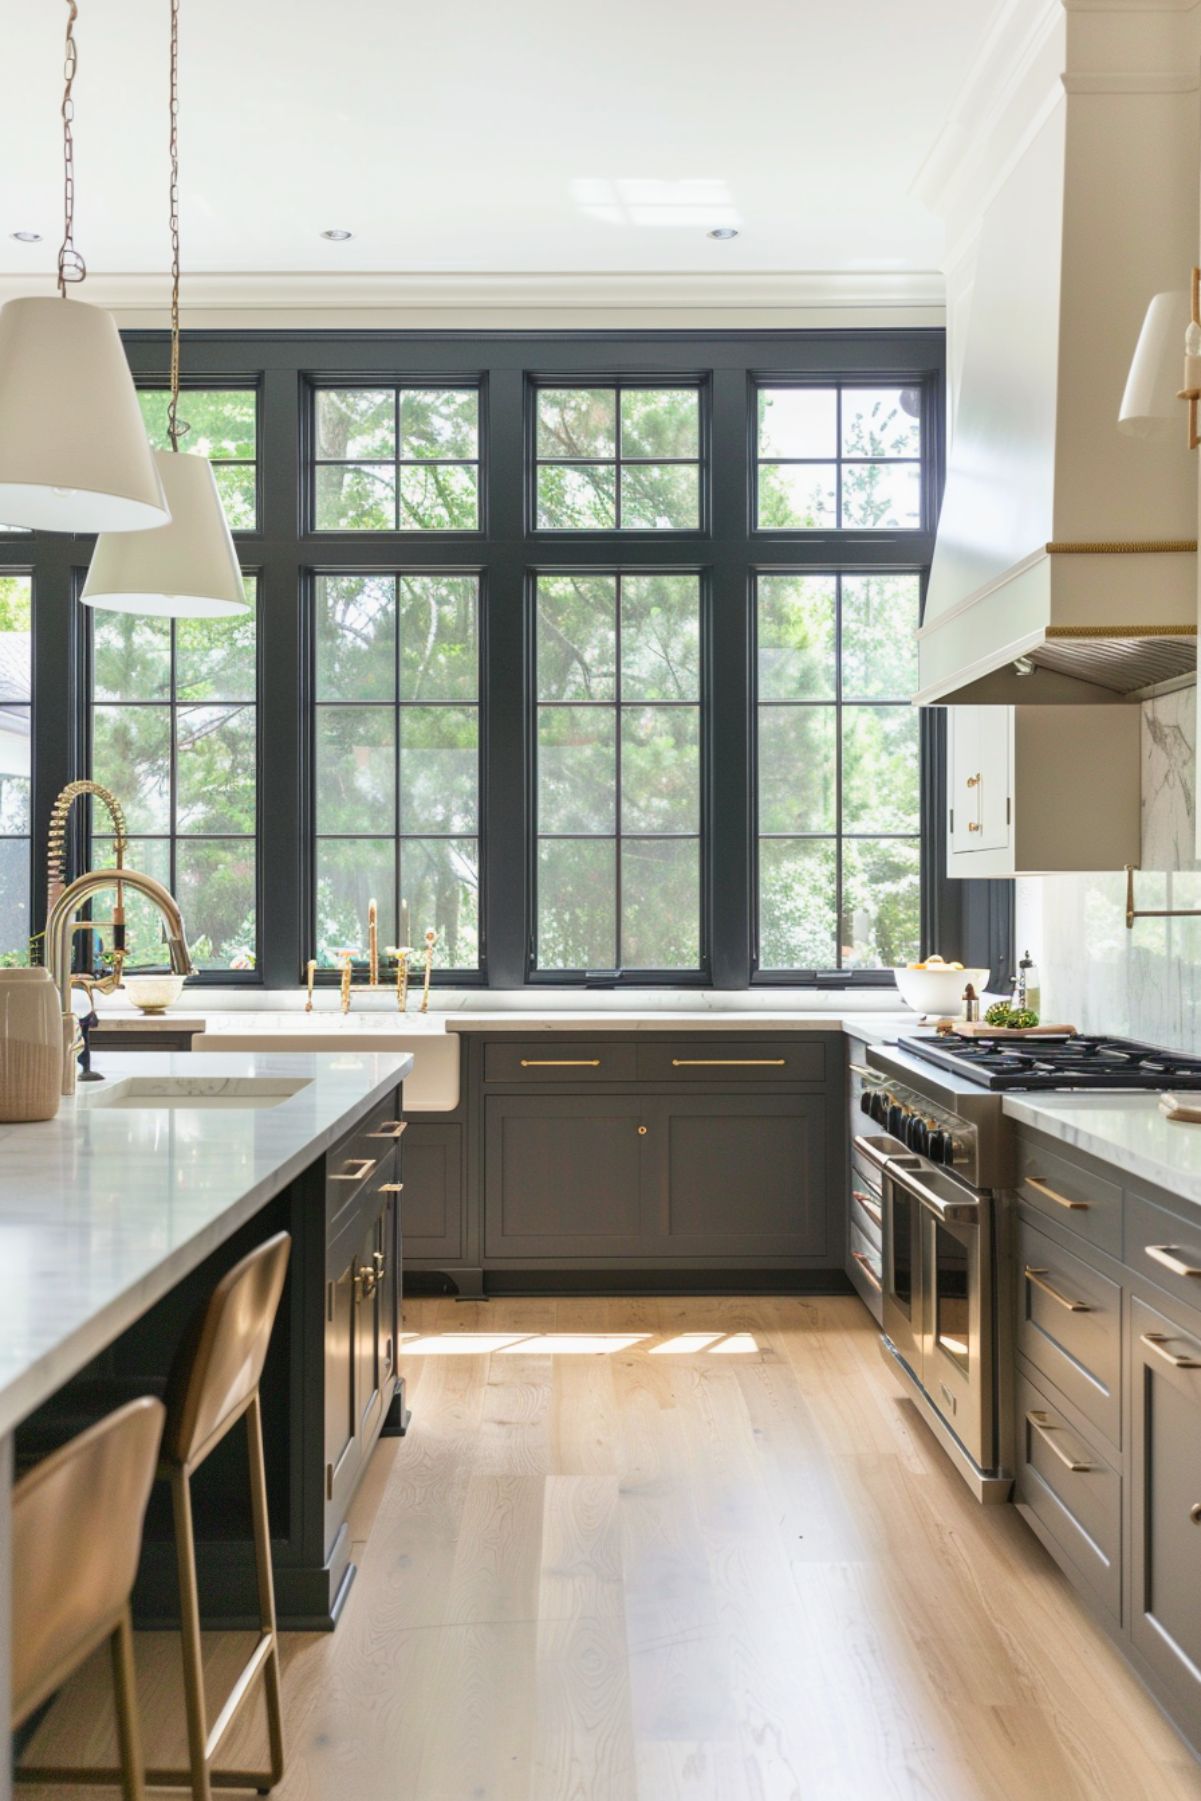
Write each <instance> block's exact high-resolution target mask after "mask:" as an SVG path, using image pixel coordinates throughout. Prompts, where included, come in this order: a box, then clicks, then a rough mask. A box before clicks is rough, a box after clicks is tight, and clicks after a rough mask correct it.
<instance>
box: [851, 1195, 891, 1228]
mask: <svg viewBox="0 0 1201 1801" xmlns="http://www.w3.org/2000/svg"><path fill="white" fill-rule="evenodd" d="M851 1193H852V1195H853V1196H854V1198H855V1199H856V1200H857V1201H858V1202H859V1205H860V1206H861V1207H862V1208H863V1211H864V1212H865V1213H866V1214H867V1216H868V1218H869V1219H872V1220H874V1221H875V1223H876V1224H877V1225H878V1226H882V1225H883V1224H884V1209H883V1208H882V1207H881V1206H880V1205H879V1204H878V1203H877V1202H876V1201H874V1200H873V1199H872V1197H871V1196H870V1195H867V1194H864V1192H863V1190H862V1188H852V1190H851Z"/></svg>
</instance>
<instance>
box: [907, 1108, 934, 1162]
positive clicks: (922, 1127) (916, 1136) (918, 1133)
mask: <svg viewBox="0 0 1201 1801" xmlns="http://www.w3.org/2000/svg"><path fill="white" fill-rule="evenodd" d="M929 1139H930V1128H929V1127H928V1126H927V1124H926V1122H925V1120H924V1119H923V1118H922V1116H921V1114H920V1113H911V1114H910V1116H909V1123H908V1125H907V1126H906V1128H905V1143H906V1144H907V1145H908V1146H909V1149H910V1150H911V1151H916V1152H917V1153H918V1156H919V1157H923V1156H925V1154H926V1146H927V1144H928V1143H929Z"/></svg>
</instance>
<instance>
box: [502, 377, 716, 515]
mask: <svg viewBox="0 0 1201 1801" xmlns="http://www.w3.org/2000/svg"><path fill="white" fill-rule="evenodd" d="M535 395H536V415H535V450H536V463H535V473H534V480H535V517H536V521H537V527H538V530H539V531H696V530H698V528H699V527H700V524H701V407H700V390H699V388H697V387H695V386H690V387H646V386H635V385H633V384H629V385H627V384H625V383H615V384H612V385H607V386H605V387H593V386H574V387H549V386H548V387H539V388H537V389H536V390H535Z"/></svg>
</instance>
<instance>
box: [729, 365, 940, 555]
mask: <svg viewBox="0 0 1201 1801" xmlns="http://www.w3.org/2000/svg"><path fill="white" fill-rule="evenodd" d="M756 402H757V407H756V419H755V426H756V439H755V449H756V461H755V474H756V480H755V524H756V527H757V528H758V530H760V531H784V532H798V531H801V532H827V531H854V532H857V533H858V532H882V531H917V530H920V528H921V526H922V524H923V505H922V493H923V483H922V461H921V458H922V410H923V395H922V390H921V388H920V387H917V386H910V387H902V386H899V385H898V386H888V387H885V386H871V387H869V386H864V385H859V384H854V385H852V384H849V383H843V384H839V385H838V386H826V385H818V384H811V383H800V382H790V383H787V384H782V385H776V384H774V383H768V382H764V383H761V384H760V385H759V387H758V389H757V392H756Z"/></svg>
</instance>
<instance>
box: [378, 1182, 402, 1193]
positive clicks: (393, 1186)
mask: <svg viewBox="0 0 1201 1801" xmlns="http://www.w3.org/2000/svg"><path fill="white" fill-rule="evenodd" d="M404 1186H405V1185H404V1183H403V1182H381V1183H380V1185H379V1193H380V1194H403V1193H404Z"/></svg>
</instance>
